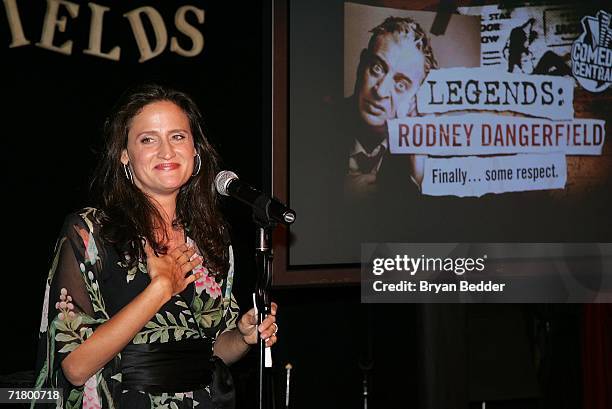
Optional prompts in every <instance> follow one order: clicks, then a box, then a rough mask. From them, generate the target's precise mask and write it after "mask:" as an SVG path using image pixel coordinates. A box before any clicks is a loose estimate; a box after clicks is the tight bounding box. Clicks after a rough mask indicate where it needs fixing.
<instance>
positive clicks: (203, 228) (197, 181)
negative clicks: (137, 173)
mask: <svg viewBox="0 0 612 409" xmlns="http://www.w3.org/2000/svg"><path fill="white" fill-rule="evenodd" d="M159 101H169V102H172V103H174V104H176V105H177V106H178V107H180V108H181V109H182V110H183V112H184V113H185V115H187V118H188V119H189V125H190V127H191V133H192V135H193V139H194V144H195V149H196V152H197V153H199V154H200V158H201V169H200V171H199V172H198V173H197V175H195V176H192V177H191V178H190V179H189V181H188V182H187V183H186V184H185V185H183V186H182V187H181V188H180V190H179V193H178V196H177V203H176V219H175V220H173V222H172V224H173V226H175V227H177V226H180V227H183V228H184V229H185V231H186V232H187V233H188V234H189V237H191V238H192V239H193V240H194V241H195V242H196V244H197V246H198V248H199V249H200V251H201V252H202V253H203V254H202V256H203V257H204V263H205V265H206V266H207V268H208V270H209V272H210V274H211V275H215V276H216V277H219V278H220V277H222V276H223V275H225V273H227V270H228V264H229V261H228V252H227V244H228V243H227V240H226V239H225V237H227V236H226V233H225V232H224V229H225V222H224V219H223V216H222V214H221V212H220V210H219V206H218V199H217V194H216V190H215V185H214V178H215V175H216V174H217V172H218V170H219V161H220V160H219V155H218V154H217V152H216V151H215V149H214V148H213V147H212V145H211V144H210V143H209V142H208V140H207V139H206V137H205V135H204V132H203V131H202V125H201V124H202V115H201V113H200V111H199V109H198V107H197V105H196V104H195V103H194V102H193V100H192V99H191V98H190V97H189V96H188V95H187V94H185V93H183V92H180V91H176V90H173V89H171V88H167V87H164V86H161V85H156V84H146V85H139V86H136V87H134V88H132V89H129V90H127V91H126V92H125V93H124V94H123V95H122V96H121V98H120V99H119V101H118V102H117V103H116V104H115V106H114V108H113V110H112V112H111V114H110V116H109V117H108V118H107V119H106V121H105V123H104V129H103V134H104V149H103V151H102V153H101V158H100V162H99V163H98V166H97V168H96V170H95V172H94V176H93V179H92V183H91V188H92V192H93V194H94V198H95V200H96V202H97V203H96V205H97V206H98V207H99V208H100V209H101V210H102V216H101V218H102V220H101V225H102V227H101V235H102V239H103V240H105V241H107V242H108V243H111V244H112V245H114V246H115V249H116V250H117V251H118V252H119V254H122V255H124V256H125V258H126V261H127V262H128V266H129V267H133V266H134V265H135V264H136V263H137V261H138V259H139V258H145V257H146V256H145V253H144V247H143V239H146V241H147V242H148V243H149V244H150V245H151V247H152V248H153V250H155V252H156V253H158V254H165V253H166V252H167V251H168V249H167V247H166V246H164V245H163V244H162V241H163V239H164V238H162V239H161V240H159V239H158V238H156V235H155V228H156V227H159V226H163V219H162V215H161V213H160V212H159V211H158V210H157V208H156V207H155V205H154V204H153V203H152V202H151V200H150V198H149V197H148V196H147V195H146V194H144V193H143V192H142V191H141V190H140V189H139V188H138V187H136V185H134V184H133V183H132V182H131V181H130V180H128V179H127V177H126V174H125V171H124V167H123V164H122V163H121V160H120V159H121V152H122V151H123V150H124V149H127V141H128V131H129V129H130V127H131V124H132V119H133V118H134V117H135V116H136V115H138V114H139V113H140V112H141V111H142V109H143V108H144V107H145V106H147V105H149V104H151V103H154V102H159ZM165 239H167V237H166V238H165Z"/></svg>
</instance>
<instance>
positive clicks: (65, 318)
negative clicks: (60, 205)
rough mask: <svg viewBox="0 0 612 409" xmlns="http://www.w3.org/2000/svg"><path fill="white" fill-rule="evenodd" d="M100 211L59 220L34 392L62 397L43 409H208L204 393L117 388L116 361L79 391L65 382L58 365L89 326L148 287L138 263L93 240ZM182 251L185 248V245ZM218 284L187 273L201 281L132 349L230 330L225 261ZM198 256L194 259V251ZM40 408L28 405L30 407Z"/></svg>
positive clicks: (233, 309) (232, 307)
mask: <svg viewBox="0 0 612 409" xmlns="http://www.w3.org/2000/svg"><path fill="white" fill-rule="evenodd" d="M100 214H101V213H100V211H99V210H97V209H94V208H86V209H83V210H82V211H80V212H78V213H75V214H72V215H69V216H68V217H67V218H66V221H65V223H64V226H63V228H62V232H61V235H60V237H59V239H58V242H57V244H56V248H55V255H54V257H53V262H52V266H51V268H50V270H49V276H48V278H47V283H46V289H45V299H44V303H43V313H42V319H41V324H40V334H39V348H38V357H37V358H38V359H37V370H36V381H35V387H36V388H43V387H44V388H61V389H62V390H63V397H62V398H61V399H60V400H58V401H57V402H56V404H51V405H49V404H47V405H48V407H58V408H66V409H70V408H86V409H90V408H91V409H97V408H115V409H119V408H130V409H138V408H147V409H148V408H151V409H153V408H164V409H182V408H192V407H196V406H199V407H200V408H208V407H212V404H211V399H210V393H209V390H208V388H204V389H201V390H195V391H185V392H183V393H169V394H167V393H164V394H160V395H154V394H150V393H145V392H139V391H135V390H127V389H125V388H123V387H122V382H121V376H122V373H121V354H118V355H117V356H116V357H115V358H114V359H112V360H111V361H110V362H108V363H107V364H106V365H105V366H104V367H103V368H102V369H100V370H99V371H98V372H97V373H96V374H95V375H93V376H92V377H91V378H89V380H87V382H86V383H85V385H83V386H80V387H77V386H74V385H72V384H70V382H68V380H67V379H66V378H65V376H64V374H63V371H62V368H61V366H60V364H61V362H62V360H63V359H64V358H65V357H66V356H67V355H68V354H69V353H70V352H71V351H72V350H74V349H75V348H77V347H78V346H79V344H81V343H83V342H84V341H85V340H86V339H87V338H89V337H90V336H91V335H92V334H93V332H94V330H95V329H96V327H97V326H98V325H100V324H102V323H104V322H106V321H107V320H109V319H110V318H111V317H112V316H113V315H114V314H116V313H117V312H118V311H119V310H121V308H123V307H124V306H125V305H127V304H128V303H129V302H130V301H131V300H132V299H133V298H134V297H136V296H137V295H138V294H139V293H140V292H141V291H143V290H144V289H145V287H146V286H147V285H148V283H149V282H150V278H149V276H148V273H147V268H146V264H145V263H146V260H139V262H138V263H137V265H136V266H135V267H133V268H131V269H128V268H127V263H126V260H125V259H124V258H121V257H119V255H118V253H117V252H116V251H115V250H114V248H112V246H104V245H103V242H102V240H101V239H100V236H99V234H100V222H99V216H100ZM187 243H188V244H193V241H192V240H191V239H190V238H187ZM231 250H232V249H231V246H230V248H229V256H230V259H229V266H230V267H229V271H228V273H227V275H226V276H224V278H223V280H221V281H220V282H217V281H215V279H214V277H211V276H209V275H208V271H207V269H206V266H205V261H204V262H203V264H202V265H199V266H197V267H196V268H195V269H194V272H200V271H201V272H203V273H204V275H203V276H202V277H201V278H200V279H198V280H197V281H196V282H195V283H193V284H190V285H189V286H188V287H187V288H186V289H185V291H183V292H182V293H181V294H177V295H175V296H173V297H172V298H171V299H170V301H168V302H167V303H166V304H165V305H164V306H163V307H162V308H161V309H160V310H159V311H158V312H157V314H155V316H154V317H153V318H151V320H150V321H149V322H148V323H147V324H146V325H145V326H144V327H143V328H142V330H141V331H140V332H138V333H137V334H136V336H135V337H134V338H133V339H132V341H131V342H132V343H133V344H145V343H150V344H153V343H166V342H179V341H181V340H185V339H198V338H204V339H208V340H210V341H211V342H212V343H214V340H215V339H216V338H217V336H219V334H221V333H223V332H224V331H228V330H231V329H233V328H235V327H236V319H237V317H238V314H239V308H238V304H237V303H236V301H235V299H234V297H233V296H232V279H233V273H234V267H233V266H234V262H233V255H232V251H231ZM198 253H199V252H198ZM39 406H40V407H42V406H44V405H42V404H37V403H36V402H32V407H39Z"/></svg>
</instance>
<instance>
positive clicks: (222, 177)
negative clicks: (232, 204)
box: [215, 170, 238, 196]
mask: <svg viewBox="0 0 612 409" xmlns="http://www.w3.org/2000/svg"><path fill="white" fill-rule="evenodd" d="M234 179H238V175H237V174H235V173H234V172H232V171H231V170H222V171H221V172H219V173H217V176H215V187H216V188H217V192H218V193H219V194H220V195H223V196H229V193H228V191H227V187H228V186H229V184H230V182H231V181H232V180H234Z"/></svg>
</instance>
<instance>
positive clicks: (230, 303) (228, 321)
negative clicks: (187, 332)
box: [215, 246, 240, 338]
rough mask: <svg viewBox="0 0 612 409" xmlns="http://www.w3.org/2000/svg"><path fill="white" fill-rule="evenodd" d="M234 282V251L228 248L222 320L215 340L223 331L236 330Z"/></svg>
mask: <svg viewBox="0 0 612 409" xmlns="http://www.w3.org/2000/svg"><path fill="white" fill-rule="evenodd" d="M233 282H234V251H233V249H232V246H229V270H228V272H227V277H226V279H225V281H224V283H223V286H222V288H221V291H222V293H223V302H222V306H221V314H222V317H223V319H222V320H221V322H220V323H219V327H218V329H217V332H216V334H215V338H216V337H218V336H219V335H221V334H222V333H224V332H225V331H229V330H232V329H234V328H236V320H237V319H238V315H240V307H239V306H238V303H237V302H236V298H234V294H233V293H232V284H233Z"/></svg>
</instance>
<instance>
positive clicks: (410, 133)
mask: <svg viewBox="0 0 612 409" xmlns="http://www.w3.org/2000/svg"><path fill="white" fill-rule="evenodd" d="M459 12H460V13H461V14H453V15H452V16H451V18H450V20H448V23H447V25H446V26H445V27H444V28H443V29H442V30H440V27H434V25H435V24H434V20H435V16H436V13H435V12H427V11H413V10H399V9H392V8H387V7H379V6H375V5H364V4H354V3H345V4H344V5H343V16H342V18H343V24H342V28H343V33H342V34H343V35H342V44H341V45H342V56H343V61H342V70H341V72H342V77H341V78H342V95H341V96H338V97H335V98H334V96H335V95H334V90H335V88H333V86H330V84H331V83H332V82H333V81H332V80H333V79H335V80H338V79H339V78H340V77H339V76H336V77H333V78H328V81H327V82H325V81H323V83H324V84H326V85H327V86H328V88H329V90H324V89H320V92H321V94H322V95H321V99H322V101H323V103H322V104H320V106H319V107H317V108H316V109H313V110H311V111H308V108H309V107H308V104H307V103H306V102H304V101H308V98H303V99H301V100H300V102H297V101H295V99H296V98H297V96H299V95H306V94H301V93H300V91H296V92H295V93H294V94H292V97H291V99H290V102H291V104H294V108H292V112H291V114H292V115H291V121H292V123H293V125H292V128H291V136H290V138H291V143H292V144H293V148H292V151H291V152H290V155H291V156H290V158H291V161H293V162H292V163H293V165H292V166H291V169H290V173H291V178H290V180H291V187H290V192H291V200H292V205H294V207H295V208H296V210H297V211H298V214H300V218H301V219H302V220H301V221H302V224H301V225H299V224H297V223H296V226H295V228H294V229H293V230H292V233H293V235H294V242H293V245H292V248H291V250H290V264H291V265H332V266H333V265H337V264H345V263H349V264H350V263H358V262H359V256H360V249H361V247H360V246H361V243H368V242H495V241H497V242H507V241H524V242H528V241H530V242H537V241H550V242H555V241H562V240H572V241H580V240H584V241H589V240H593V241H595V240H599V241H607V240H609V237H607V236H609V233H607V232H609V231H610V230H609V229H608V227H612V226H611V220H612V219H611V217H610V215H609V213H610V212H608V211H606V210H604V209H605V206H606V204H610V205H612V203H611V200H610V196H611V195H610V193H609V192H610V190H609V189H610V188H611V175H612V160H611V159H610V154H609V147H608V146H607V145H606V143H605V139H606V120H607V118H608V116H609V110H606V109H605V108H604V106H605V104H603V103H602V102H605V101H606V100H607V101H609V99H610V96H609V91H607V92H608V94H606V92H603V93H601V94H594V93H592V92H590V91H587V90H585V89H584V88H583V87H582V86H581V85H580V84H579V82H578V81H577V80H576V76H575V75H574V74H575V71H576V66H577V65H576V63H574V64H573V61H572V49H573V47H575V46H574V43H575V42H576V41H577V39H578V38H579V36H580V35H581V33H582V32H583V28H584V27H583V26H582V24H581V19H582V18H583V17H584V16H585V15H586V14H587V13H588V12H589V11H585V10H579V9H575V8H571V7H567V6H548V7H517V8H512V9H509V8H499V7H498V6H497V5H490V6H480V7H463V8H459ZM604 17H605V16H604ZM592 20H596V21H604V22H605V18H599V20H597V18H593V19H592ZM591 24H592V21H591ZM440 33H442V34H440ZM598 33H599V32H598ZM599 37H602V38H605V35H604V36H599ZM580 38H584V35H583V36H582V37H580ZM336 46H337V44H336ZM328 48H329V47H328ZM608 50H609V49H608ZM606 52H607V51H605V50H604V51H601V52H600V54H601V55H608V54H606ZM601 58H603V60H601V59H600V60H599V61H591V63H593V65H594V67H592V68H591V71H593V72H597V69H598V67H596V65H597V63H601V62H602V61H604V62H605V57H601ZM582 70H583V72H584V71H585V70H587V68H582ZM608 70H609V69H608ZM295 72H296V75H295V78H296V79H295V81H296V82H294V83H293V84H292V86H293V89H294V90H296V89H297V88H296V87H295V85H296V83H297V81H299V80H302V79H306V78H307V77H308V76H307V75H305V76H304V77H301V76H300V75H299V74H300V73H299V71H295ZM587 74H588V72H587ZM594 75H595V74H594ZM602 75H603V77H601V76H600V78H599V79H600V81H599V83H601V82H602V81H603V82H604V83H605V80H606V77H605V75H606V74H605V71H604V73H603V74H602ZM312 80H314V78H312ZM608 81H609V80H608ZM302 85H303V84H302ZM319 88H324V86H321V85H320V84H319ZM600 88H602V86H601V85H600ZM317 91H318V90H317V86H316V85H313V88H312V89H310V90H309V91H308V92H309V97H312V95H313V94H315V93H316V92H317ZM326 92H327V94H326ZM312 98H313V99H312V100H313V101H314V97H312ZM606 98H607V99H606ZM329 100H331V101H329ZM296 106H297V108H299V109H297V108H296ZM308 113H310V118H311V121H310V122H312V118H316V121H315V123H316V126H313V125H312V124H310V125H309V123H308V121H306V120H304V121H303V122H302V121H301V120H300V116H301V115H306V116H307V117H308ZM298 114H299V115H298ZM298 125H299V127H300V129H296V128H297V126H298ZM298 138H301V139H302V140H305V139H306V140H308V143H307V144H306V143H305V144H304V145H301V144H300V142H299V141H298ZM321 147H324V149H322V150H321ZM298 148H299V151H298V150H297V149H298ZM315 150H316V152H318V153H315ZM302 155H303V156H302ZM300 157H306V158H313V157H316V166H313V164H312V162H310V167H309V168H308V169H309V171H308V172H306V173H305V174H302V169H303V165H304V164H305V163H306V159H300ZM302 160H304V162H302ZM301 183H305V184H310V187H308V188H302V187H300V186H301ZM301 203H308V206H307V207H304V208H303V211H302V212H301V213H300V208H299V207H300V204H301Z"/></svg>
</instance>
